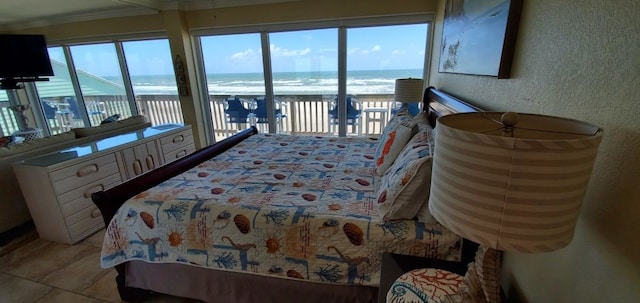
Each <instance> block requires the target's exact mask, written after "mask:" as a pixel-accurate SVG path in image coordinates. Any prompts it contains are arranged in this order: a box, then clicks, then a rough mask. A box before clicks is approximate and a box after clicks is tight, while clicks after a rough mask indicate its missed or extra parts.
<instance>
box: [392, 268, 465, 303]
mask: <svg viewBox="0 0 640 303" xmlns="http://www.w3.org/2000/svg"><path fill="white" fill-rule="evenodd" d="M462 285H463V277H462V276H460V275H458V274H455V273H452V272H449V271H446V270H442V269H435V268H421V269H415V270H412V271H409V272H407V273H404V274H403V275H402V276H400V277H399V278H398V279H396V281H395V282H393V284H392V285H391V288H390V289H389V292H387V303H409V302H411V303H427V302H428V303H440V302H441V301H442V300H443V299H444V298H445V296H446V295H452V294H455V293H456V292H457V291H458V289H459V288H460V287H461V286H462Z"/></svg>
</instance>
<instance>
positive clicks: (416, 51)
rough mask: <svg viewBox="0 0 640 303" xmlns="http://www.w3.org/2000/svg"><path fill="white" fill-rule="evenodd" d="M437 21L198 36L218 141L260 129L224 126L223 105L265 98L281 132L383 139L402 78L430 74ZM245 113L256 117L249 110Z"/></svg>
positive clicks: (352, 22)
mask: <svg viewBox="0 0 640 303" xmlns="http://www.w3.org/2000/svg"><path fill="white" fill-rule="evenodd" d="M431 20H432V16H431V15H411V16H393V17H379V18H377V17H376V18H366V19H343V20H335V21H321V22H303V23H296V24H292V23H288V24H273V25H260V26H254V27H252V26H245V27H240V28H225V29H216V30H201V31H196V32H195V33H194V34H195V35H196V36H197V37H199V42H200V44H199V45H200V49H198V50H197V51H198V53H199V55H201V56H202V59H203V60H202V61H203V62H204V66H203V67H202V68H201V69H200V70H204V72H202V71H201V74H202V75H203V76H204V77H205V78H206V82H207V83H206V84H207V87H208V93H209V94H210V100H212V101H211V102H212V103H211V104H212V106H211V107H210V112H211V119H212V122H211V123H212V125H214V128H215V133H216V136H219V135H220V134H224V136H227V135H230V134H232V133H234V132H236V131H238V130H240V129H242V128H244V127H246V126H247V125H249V124H255V122H254V121H255V120H251V119H246V123H245V124H244V125H243V124H235V123H231V124H229V123H227V124H226V125H225V124H224V123H225V121H226V122H229V121H230V120H229V119H230V118H229V115H228V114H226V113H225V111H224V105H221V104H220V103H223V102H221V101H220V100H222V99H224V98H226V97H228V96H232V95H239V96H241V97H243V98H245V99H249V100H250V99H251V98H253V97H255V96H257V95H262V94H264V95H266V97H267V98H270V99H269V100H267V101H268V102H272V101H271V100H273V102H274V103H267V104H269V105H270V106H271V108H272V109H274V110H275V111H274V113H275V114H270V115H269V117H270V118H276V119H278V123H277V128H275V130H276V131H278V132H284V133H291V134H309V135H322V134H324V135H347V136H355V135H361V134H366V135H374V136H375V135H379V134H380V133H381V131H382V128H383V127H384V122H386V120H388V118H389V115H390V114H391V111H392V110H393V108H394V102H393V92H394V88H395V79H398V78H408V77H411V78H425V77H426V76H427V71H428V61H426V60H425V59H426V58H427V57H426V50H427V49H428V48H429V46H428V45H427V41H428V37H429V32H430V30H429V26H430V22H431ZM265 48H266V49H265ZM234 60H235V61H234ZM250 75H252V76H251V77H250ZM223 80H226V81H223ZM347 101H348V102H347ZM215 104H218V105H215ZM338 104H340V105H338ZM347 104H348V105H353V107H349V106H346V105H347ZM216 106H217V107H216ZM247 106H250V105H247ZM244 114H247V115H249V117H254V118H255V116H256V115H255V112H253V111H252V109H250V108H249V110H247V111H246V112H245V113H244ZM252 121H253V122H252ZM242 122H245V120H242ZM271 122H273V121H270V123H271ZM345 122H346V123H345ZM345 125H346V129H345V128H344V127H345ZM260 126H261V125H259V123H258V127H260ZM261 130H262V131H274V128H273V127H272V124H270V128H268V129H264V128H263V129H261Z"/></svg>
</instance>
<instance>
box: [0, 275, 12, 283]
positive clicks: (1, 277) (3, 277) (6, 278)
mask: <svg viewBox="0 0 640 303" xmlns="http://www.w3.org/2000/svg"><path fill="white" fill-rule="evenodd" d="M10 279H11V276H10V275H7V274H3V273H0V285H2V283H4V282H7V281H9V280H10Z"/></svg>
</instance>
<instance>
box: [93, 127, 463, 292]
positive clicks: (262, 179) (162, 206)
mask: <svg viewBox="0 0 640 303" xmlns="http://www.w3.org/2000/svg"><path fill="white" fill-rule="evenodd" d="M377 144H378V142H377V141H376V140H373V139H368V138H334V137H309V136H292V135H274V134H257V135H254V136H251V137H249V138H248V139H246V140H244V141H243V142H241V143H239V144H238V145H236V146H234V147H233V148H231V149H229V150H228V151H226V152H224V153H223V154H221V155H218V156H217V157H215V158H213V159H210V160H208V161H205V162H203V163H201V164H199V165H198V166H196V167H194V168H192V169H191V170H189V171H187V172H185V173H182V174H180V175H178V176H176V177H174V178H171V179H169V180H167V181H165V182H163V183H161V184H160V185H158V186H156V187H154V188H151V189H149V190H147V191H144V192H142V193H140V194H138V195H136V196H135V197H133V198H132V199H130V200H129V201H127V202H126V203H125V204H124V205H123V206H122V207H121V208H120V209H119V210H118V212H117V213H116V215H115V216H114V218H113V219H112V220H111V222H110V224H109V225H108V227H107V230H106V233H105V239H104V243H103V247H102V256H101V265H102V267H105V268H107V267H112V266H115V265H118V264H120V263H123V262H127V261H130V260H141V261H145V262H149V263H181V264H188V265H192V266H198V267H205V268H210V269H214V270H225V271H235V272H242V273H249V274H256V275H263V276H272V277H279V278H284V279H303V280H306V281H310V282H318V283H331V284H351V285H367V286H378V284H379V280H380V263H381V258H382V253H383V252H391V253H398V254H407V255H417V256H425V257H433V258H440V259H447V260H454V261H455V260H458V259H459V257H460V241H461V240H460V238H459V237H458V236H457V235H455V234H454V233H452V232H450V231H448V230H446V229H445V228H444V227H442V226H441V225H439V224H426V223H421V222H418V221H416V220H397V221H388V222H383V221H381V220H380V218H379V217H378V213H377V207H376V203H377V202H376V189H377V188H376V187H377V186H378V184H379V183H380V177H379V176H377V175H376V173H375V166H374V163H373V155H374V153H375V149H376V145H377ZM151 173H153V172H151Z"/></svg>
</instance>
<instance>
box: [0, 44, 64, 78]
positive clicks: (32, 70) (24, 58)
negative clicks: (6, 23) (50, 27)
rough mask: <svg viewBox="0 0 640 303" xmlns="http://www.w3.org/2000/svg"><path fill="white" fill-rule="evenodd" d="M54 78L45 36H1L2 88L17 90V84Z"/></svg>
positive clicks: (0, 65)
mask: <svg viewBox="0 0 640 303" xmlns="http://www.w3.org/2000/svg"><path fill="white" fill-rule="evenodd" d="M46 76H53V69H52V68H51V61H50V60H49V53H48V52H47V43H46V40H45V38H44V36H43V35H12V34H0V86H1V88H3V89H11V88H17V82H28V81H46V80H48V79H47V78H42V77H46Z"/></svg>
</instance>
